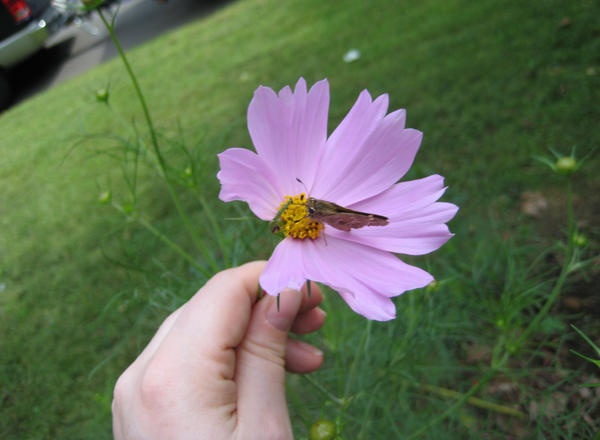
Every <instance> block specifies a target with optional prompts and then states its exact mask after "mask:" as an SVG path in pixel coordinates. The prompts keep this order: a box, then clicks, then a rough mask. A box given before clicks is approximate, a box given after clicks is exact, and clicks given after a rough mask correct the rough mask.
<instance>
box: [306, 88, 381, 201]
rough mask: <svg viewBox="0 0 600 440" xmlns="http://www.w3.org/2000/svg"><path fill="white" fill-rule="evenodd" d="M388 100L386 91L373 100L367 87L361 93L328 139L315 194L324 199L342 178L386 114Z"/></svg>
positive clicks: (313, 191) (312, 193)
mask: <svg viewBox="0 0 600 440" xmlns="http://www.w3.org/2000/svg"><path fill="white" fill-rule="evenodd" d="M388 101H389V99H388V95H385V94H384V95H381V96H379V97H378V98H377V99H376V100H375V101H373V99H372V98H371V95H370V94H369V92H368V91H367V90H363V91H362V92H361V93H360V95H359V96H358V99H357V100H356V102H355V103H354V105H353V106H352V108H351V109H350V111H349V112H348V114H347V115H346V117H345V118H344V120H343V121H342V122H341V123H340V125H338V126H337V128H336V129H335V130H334V131H333V133H331V136H329V138H328V139H327V144H326V146H325V151H324V153H323V156H322V158H321V162H320V164H319V170H318V173H317V175H318V176H317V180H316V181H315V185H314V186H313V188H312V189H311V195H312V196H313V197H317V198H323V194H324V193H325V192H327V190H328V189H329V188H330V187H331V185H332V183H335V182H338V181H339V180H341V178H342V176H343V175H344V174H345V172H346V171H345V170H346V167H347V166H348V164H350V163H351V162H352V160H353V159H354V158H355V157H356V155H357V154H359V153H360V146H361V145H362V144H363V143H364V141H365V140H366V139H367V137H368V136H369V134H371V132H372V131H373V130H375V127H377V124H378V123H379V122H380V121H381V119H382V118H383V117H384V116H385V113H386V111H387V108H388Z"/></svg>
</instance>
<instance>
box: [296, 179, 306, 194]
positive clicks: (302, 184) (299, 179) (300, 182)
mask: <svg viewBox="0 0 600 440" xmlns="http://www.w3.org/2000/svg"><path fill="white" fill-rule="evenodd" d="M296 180H297V181H298V182H300V183H301V184H302V186H303V187H304V190H305V191H306V195H307V196H308V188H307V187H306V185H305V184H304V182H303V181H302V180H300V179H299V178H297V177H296Z"/></svg>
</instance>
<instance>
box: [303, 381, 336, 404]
mask: <svg viewBox="0 0 600 440" xmlns="http://www.w3.org/2000/svg"><path fill="white" fill-rule="evenodd" d="M300 377H302V378H303V379H304V380H306V381H307V382H308V383H309V384H311V385H312V386H313V387H315V388H316V389H317V390H319V391H320V392H321V393H323V395H324V396H325V397H327V398H328V399H329V400H331V401H332V402H334V403H336V404H338V405H339V406H342V407H343V406H344V405H345V402H344V400H343V399H340V398H339V397H336V396H334V395H333V393H332V392H331V391H329V390H328V389H327V388H325V387H324V386H323V385H321V384H320V383H319V382H317V381H316V380H314V379H313V378H312V377H310V376H309V375H308V374H303V375H302V376H300Z"/></svg>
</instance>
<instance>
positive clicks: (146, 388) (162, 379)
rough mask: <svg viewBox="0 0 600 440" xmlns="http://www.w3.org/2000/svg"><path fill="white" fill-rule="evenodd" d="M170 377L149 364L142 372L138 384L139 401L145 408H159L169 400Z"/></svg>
mask: <svg viewBox="0 0 600 440" xmlns="http://www.w3.org/2000/svg"><path fill="white" fill-rule="evenodd" d="M172 380H173V378H172V375H169V374H168V372H167V371H165V369H164V368H161V367H160V366H159V365H156V364H154V363H150V364H149V365H148V366H147V368H146V370H145V371H144V372H143V374H142V377H141V379H140V384H139V392H140V399H141V402H142V404H143V405H144V406H145V407H148V408H153V407H157V406H161V405H162V404H164V403H165V402H166V401H168V400H169V399H168V398H169V395H170V393H171V390H172V385H173V384H172V383H171V382H172Z"/></svg>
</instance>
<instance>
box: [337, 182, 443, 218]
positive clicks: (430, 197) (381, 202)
mask: <svg viewBox="0 0 600 440" xmlns="http://www.w3.org/2000/svg"><path fill="white" fill-rule="evenodd" d="M445 191H446V187H445V186H444V178H443V177H442V176H440V175H438V174H434V175H431V176H428V177H424V178H422V179H416V180H409V181H406V182H400V183H397V184H395V185H393V186H392V187H391V188H389V189H387V190H386V191H384V192H382V193H380V194H378V195H376V196H374V197H370V198H368V199H365V200H361V201H360V202H358V203H354V204H351V205H348V206H346V207H347V208H350V209H354V210H356V211H363V212H370V213H373V214H379V215H384V216H386V217H388V218H394V217H401V216H402V215H403V214H404V213H406V212H407V211H412V210H418V209H420V208H422V207H424V206H428V205H430V204H432V203H433V202H435V201H437V200H438V199H439V198H440V197H441V196H442V195H443V194H444V192H445Z"/></svg>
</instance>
